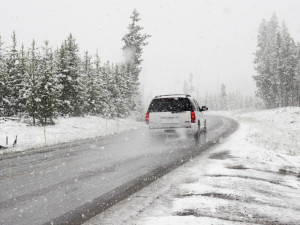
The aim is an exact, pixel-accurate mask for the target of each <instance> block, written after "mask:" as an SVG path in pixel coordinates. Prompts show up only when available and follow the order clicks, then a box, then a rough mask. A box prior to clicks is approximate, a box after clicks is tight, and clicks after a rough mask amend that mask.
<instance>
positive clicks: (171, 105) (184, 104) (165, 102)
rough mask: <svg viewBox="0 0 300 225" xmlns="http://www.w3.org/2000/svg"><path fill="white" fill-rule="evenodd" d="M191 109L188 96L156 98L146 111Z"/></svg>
mask: <svg viewBox="0 0 300 225" xmlns="http://www.w3.org/2000/svg"><path fill="white" fill-rule="evenodd" d="M183 111H192V106H191V103H190V100H189V99H188V98H157V99H153V100H152V102H151V103H150V106H149V109H148V112H183Z"/></svg>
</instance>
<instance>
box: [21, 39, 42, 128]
mask: <svg viewBox="0 0 300 225" xmlns="http://www.w3.org/2000/svg"><path fill="white" fill-rule="evenodd" d="M27 72H28V79H29V80H28V89H27V91H26V96H25V97H26V111H27V113H28V115H29V116H30V117H32V123H33V125H35V124H36V119H38V118H39V114H38V104H39V103H40V102H41V99H40V96H39V94H38V89H39V87H40V80H39V73H40V70H39V57H38V55H37V49H36V46H35V41H34V40H33V41H32V44H31V49H30V53H29V59H28V66H27Z"/></svg>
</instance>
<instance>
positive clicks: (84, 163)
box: [0, 116, 238, 225]
mask: <svg viewBox="0 0 300 225" xmlns="http://www.w3.org/2000/svg"><path fill="white" fill-rule="evenodd" d="M237 127H238V124H237V122H235V121H233V120H231V119H228V118H225V117H218V116H208V117H207V133H206V134H202V135H201V136H200V137H199V138H196V139H195V138H194V137H192V136H185V135H183V134H162V135H160V136H159V137H151V136H150V135H149V133H148V129H146V128H142V129H138V130H135V131H132V132H127V133H123V134H119V135H113V136H110V137H109V138H106V139H95V140H89V141H85V142H81V143H76V144H67V145H63V146H56V147H55V148H51V149H41V150H38V151H35V152H30V154H28V155H19V156H17V155H14V156H13V157H4V158H2V159H0V187H1V193H0V212H1V213H0V224H3V225H8V224H14V225H18V224H32V225H34V224H81V223H83V222H85V221H86V220H88V219H90V218H91V217H93V216H95V215H97V214H99V213H100V212H102V211H104V210H105V209H107V208H109V207H110V206H112V205H113V204H115V203H116V202H119V201H121V200H123V199H124V198H126V197H128V196H129V195H131V194H132V193H134V192H136V191H138V190H140V189H141V188H143V187H145V186H146V185H148V184H149V183H151V182H152V181H154V180H155V179H157V178H159V177H161V176H162V175H164V174H166V173H167V172H169V171H170V170H172V169H174V168H176V167H177V166H179V165H182V164H183V163H184V162H186V161H187V160H189V159H190V158H191V157H193V156H195V155H198V154H200V153H201V152H202V151H204V150H206V149H208V148H209V147H210V146H212V145H213V144H215V143H217V142H218V140H219V139H220V138H223V137H225V136H228V135H230V134H231V133H233V132H234V131H235V130H236V129H237Z"/></svg>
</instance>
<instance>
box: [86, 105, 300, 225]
mask: <svg viewBox="0 0 300 225" xmlns="http://www.w3.org/2000/svg"><path fill="white" fill-rule="evenodd" d="M211 114H216V115H220V112H215V113H211ZM221 114H223V115H224V113H221ZM226 114H227V116H230V117H233V118H235V119H236V120H237V121H238V122H239V123H240V128H239V129H238V131H237V132H236V133H234V134H233V135H232V136H230V137H229V138H227V139H225V140H224V141H223V143H220V144H219V145H217V146H215V147H214V148H212V149H209V150H208V151H206V152H203V153H202V154H201V155H199V156H198V157H196V158H194V159H192V160H191V161H190V162H188V163H186V164H184V165H183V166H181V167H179V168H177V169H176V170H174V171H172V172H170V173H169V174H167V175H165V176H164V177H162V178H161V179H159V180H157V181H155V182H153V183H152V184H151V185H149V186H147V187H146V188H144V189H143V190H141V191H139V192H137V193H135V194H134V195H132V196H131V197H130V198H128V199H126V200H124V201H122V202H120V203H119V204H117V205H115V206H113V207H112V208H110V209H109V210H107V211H106V212H104V213H102V214H100V215H98V216H96V217H94V218H92V219H91V220H89V221H88V222H87V223H86V224H89V225H91V224H164V225H166V224H170V225H171V224H172V225H174V224H220V225H221V224H222V225H223V224H253V223H254V224H299V221H300V213H299V212H300V201H299V199H300V143H299V141H300V108H299V107H298V108H296V107H294V108H281V109H276V110H267V111H261V112H253V113H247V114H239V113H226Z"/></svg>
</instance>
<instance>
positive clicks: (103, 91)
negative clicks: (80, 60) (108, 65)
mask: <svg viewBox="0 0 300 225" xmlns="http://www.w3.org/2000/svg"><path fill="white" fill-rule="evenodd" d="M94 65H95V70H94V73H95V82H96V85H95V86H96V90H97V95H98V96H97V103H96V107H97V109H96V112H97V114H101V115H105V112H106V111H107V110H108V107H109V106H108V103H107V97H108V90H107V86H106V79H105V73H104V68H103V67H102V66H101V60H100V57H99V55H98V52H97V53H96V55H95V60H94Z"/></svg>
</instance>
